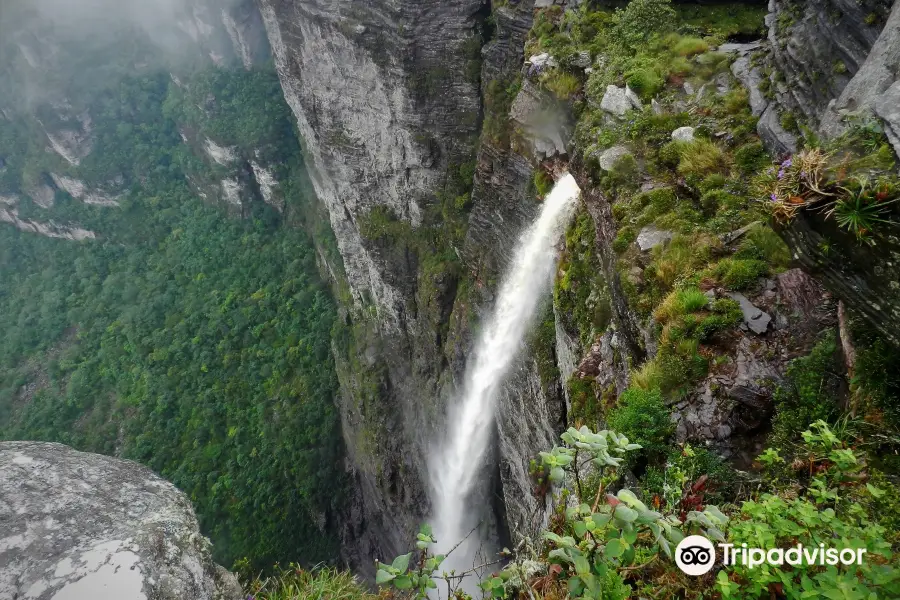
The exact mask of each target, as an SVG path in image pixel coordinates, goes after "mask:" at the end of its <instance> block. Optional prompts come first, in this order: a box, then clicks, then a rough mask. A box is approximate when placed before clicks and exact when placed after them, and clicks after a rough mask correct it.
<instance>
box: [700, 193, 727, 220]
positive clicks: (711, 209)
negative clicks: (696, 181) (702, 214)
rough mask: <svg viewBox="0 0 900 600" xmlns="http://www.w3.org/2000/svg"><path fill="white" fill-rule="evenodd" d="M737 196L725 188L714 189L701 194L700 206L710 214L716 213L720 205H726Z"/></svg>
mask: <svg viewBox="0 0 900 600" xmlns="http://www.w3.org/2000/svg"><path fill="white" fill-rule="evenodd" d="M734 199H735V197H734V196H733V195H732V194H729V193H728V192H726V191H725V190H721V189H719V190H717V189H713V190H710V191H708V192H706V193H705V194H703V195H702V196H700V206H702V207H703V210H704V211H706V212H707V213H709V214H714V213H715V212H716V210H718V208H719V207H720V206H726V205H728V204H731V203H732V202H733V201H734Z"/></svg>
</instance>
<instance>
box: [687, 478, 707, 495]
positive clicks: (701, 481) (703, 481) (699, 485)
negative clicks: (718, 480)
mask: <svg viewBox="0 0 900 600" xmlns="http://www.w3.org/2000/svg"><path fill="white" fill-rule="evenodd" d="M707 480H709V475H701V476H700V478H699V479H698V480H697V481H696V482H695V483H694V485H692V486H691V490H692V491H694V492H699V491H700V490H702V489H703V488H705V487H706V482H707Z"/></svg>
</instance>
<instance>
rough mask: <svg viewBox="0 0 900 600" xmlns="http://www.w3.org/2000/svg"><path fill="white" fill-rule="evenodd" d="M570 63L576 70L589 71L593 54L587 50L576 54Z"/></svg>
mask: <svg viewBox="0 0 900 600" xmlns="http://www.w3.org/2000/svg"><path fill="white" fill-rule="evenodd" d="M569 62H570V64H571V65H572V66H573V67H575V68H578V69H588V68H590V66H591V53H590V52H587V51H585V50H582V51H581V52H576V53H575V54H574V55H572V58H571V60H570V61H569Z"/></svg>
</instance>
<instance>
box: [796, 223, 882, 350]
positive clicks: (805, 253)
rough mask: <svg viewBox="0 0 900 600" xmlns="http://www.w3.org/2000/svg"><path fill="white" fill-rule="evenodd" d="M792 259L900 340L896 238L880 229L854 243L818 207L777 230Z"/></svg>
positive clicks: (846, 233)
mask: <svg viewBox="0 0 900 600" xmlns="http://www.w3.org/2000/svg"><path fill="white" fill-rule="evenodd" d="M779 233H780V235H781V236H782V237H783V238H784V240H785V241H786V242H787V244H788V245H789V246H790V247H791V250H792V251H793V253H794V259H795V260H796V261H797V262H798V263H799V264H800V265H802V266H803V268H804V269H805V270H806V271H807V272H809V273H810V274H811V275H813V276H814V277H816V279H818V280H820V281H821V282H822V283H823V284H825V286H827V287H828V289H829V290H831V291H832V292H833V293H834V294H835V295H836V296H837V297H838V298H840V299H841V300H843V301H844V302H845V303H846V304H847V305H848V306H850V307H852V308H853V309H854V310H855V311H857V312H858V313H859V314H860V315H862V316H863V317H865V319H866V320H867V321H868V322H869V324H870V325H872V326H873V327H874V328H876V329H877V330H878V331H879V332H881V334H882V335H884V336H885V338H887V339H889V340H891V341H892V342H893V343H895V344H900V332H898V331H897V328H896V327H895V326H894V324H895V323H897V320H898V319H900V279H898V274H897V268H896V264H897V261H898V259H900V238H898V237H897V236H896V235H895V234H894V233H891V234H890V235H880V236H878V239H877V244H876V245H869V244H864V243H860V242H859V241H858V240H856V239H855V237H853V236H852V235H851V234H849V233H848V232H846V231H844V230H843V229H841V228H839V227H838V226H837V225H836V224H835V222H834V220H833V219H828V218H826V217H825V216H824V215H823V214H822V213H821V212H809V211H807V212H806V213H804V214H802V215H800V216H798V217H797V218H795V219H794V220H793V221H792V222H791V224H790V225H789V226H787V227H782V228H780V230H779Z"/></svg>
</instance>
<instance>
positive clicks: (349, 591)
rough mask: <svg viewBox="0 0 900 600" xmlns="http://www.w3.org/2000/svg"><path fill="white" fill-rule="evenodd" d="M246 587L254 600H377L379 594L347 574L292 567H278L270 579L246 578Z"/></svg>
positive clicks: (249, 595) (330, 570)
mask: <svg viewBox="0 0 900 600" xmlns="http://www.w3.org/2000/svg"><path fill="white" fill-rule="evenodd" d="M247 580H248V581H249V583H247V584H245V585H244V588H245V591H246V594H247V597H248V599H252V600H375V599H376V598H378V596H377V595H376V594H372V593H369V591H368V590H367V589H366V588H365V587H364V586H363V585H361V584H360V583H359V582H358V581H357V580H356V578H355V577H354V576H353V575H351V574H350V573H348V572H346V571H338V570H336V569H330V568H318V569H314V570H312V571H307V570H305V569H302V568H300V567H299V566H297V565H294V564H291V565H290V566H289V567H287V568H276V569H275V573H274V574H273V575H271V576H269V577H264V576H256V577H247Z"/></svg>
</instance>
